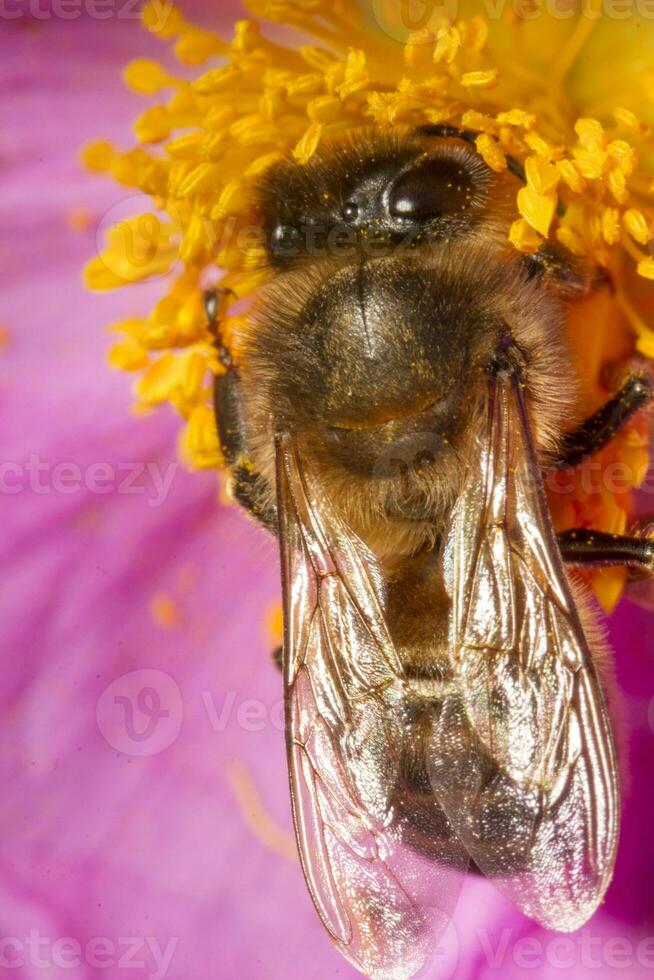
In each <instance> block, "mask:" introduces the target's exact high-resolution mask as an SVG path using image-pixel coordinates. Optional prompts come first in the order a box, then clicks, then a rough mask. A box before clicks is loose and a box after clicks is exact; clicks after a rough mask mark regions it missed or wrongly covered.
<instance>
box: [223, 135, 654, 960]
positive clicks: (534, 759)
mask: <svg viewBox="0 0 654 980" xmlns="http://www.w3.org/2000/svg"><path fill="white" fill-rule="evenodd" d="M474 136H475V134H472V133H469V132H465V131H460V130H457V129H454V128H451V127H446V126H440V127H439V126H433V127H424V128H421V129H418V130H406V131H393V132H391V133H384V132H380V131H378V130H371V131H367V130H366V131H360V132H355V133H353V134H350V135H349V136H347V138H345V139H341V140H336V141H334V143H333V145H331V146H329V145H328V146H326V147H325V148H324V149H322V150H321V151H320V152H319V154H318V155H317V156H316V157H315V159H314V160H312V161H311V162H310V163H309V164H307V165H304V166H300V165H299V164H297V163H295V162H293V161H292V160H289V161H287V162H281V163H278V164H276V165H274V166H273V167H272V168H271V169H270V170H269V171H268V172H267V173H266V174H265V175H264V177H263V178H262V180H261V182H260V185H259V187H258V190H257V194H258V205H259V208H260V211H261V214H262V215H263V221H264V226H265V231H266V242H267V255H268V263H269V265H270V267H271V268H272V269H273V270H274V273H275V274H274V276H273V277H272V279H271V282H270V283H269V284H268V285H267V286H266V287H264V288H263V290H262V292H261V294H260V296H259V298H258V300H257V303H256V308H255V310H254V311H253V314H252V316H251V317H250V318H249V322H250V326H249V327H247V328H244V330H243V333H242V335H241V336H239V337H238V338H237V345H238V358H237V363H236V364H235V363H234V362H233V361H232V359H231V356H230V355H229V354H228V353H227V351H226V350H225V348H224V346H222V343H221V341H220V323H219V317H218V305H219V303H218V297H217V296H216V294H215V293H212V294H209V295H208V299H207V311H208V315H209V319H210V322H211V326H212V329H213V331H214V333H215V335H216V338H217V343H218V346H219V351H220V352H221V357H222V359H223V364H224V368H225V370H224V372H223V373H222V374H220V375H219V376H218V377H217V379H216V389H215V394H216V417H217V423H218V428H219V435H220V440H221V445H222V448H223V452H224V454H225V457H226V458H227V460H228V462H229V464H230V467H231V474H232V484H233V493H234V495H235V497H236V498H237V499H238V500H239V501H240V502H241V503H242V504H243V506H245V507H246V508H247V510H248V511H249V512H250V513H251V514H253V515H254V517H255V518H256V519H257V520H259V521H260V522H261V523H262V524H263V525H265V526H266V527H267V528H268V529H269V530H271V531H272V532H273V533H274V534H276V535H277V537H278V539H279V546H280V552H281V563H282V586H283V610H284V644H283V657H282V660H283V663H282V668H283V676H284V686H285V698H286V737H287V750H288V765H289V772H290V785H291V798H292V810H293V818H294V823H295V831H296V836H297V843H298V848H299V852H300V858H301V862H302V867H303V870H304V875H305V878H306V882H307V885H308V888H309V891H310V893H311V897H312V899H313V902H314V904H315V907H316V910H317V912H318V915H319V916H320V918H321V920H322V922H323V924H324V926H325V928H326V930H327V932H328V933H329V936H330V937H331V939H332V941H333V942H334V943H335V944H336V946H337V947H338V948H339V949H340V951H341V952H342V953H343V955H344V956H345V957H346V958H347V959H348V960H349V961H350V962H351V963H353V964H354V965H355V966H356V967H357V968H358V969H359V970H360V971H361V972H362V973H364V974H366V975H369V976H372V977H379V978H382V977H383V978H405V977H411V976H414V975H415V974H416V973H417V972H419V971H420V970H421V969H423V968H424V967H425V966H427V965H428V964H429V962H430V957H431V956H433V951H434V947H435V944H436V943H437V941H438V938H439V935H440V934H441V933H442V931H443V929H444V928H445V927H446V925H447V923H448V921H449V920H450V918H451V916H452V914H453V912H454V908H455V905H456V901H457V895H458V892H459V890H460V887H461V883H462V880H463V877H464V875H465V873H466V871H472V872H474V873H482V874H484V875H486V876H487V877H488V878H490V879H491V880H492V881H493V883H494V884H495V886H496V887H497V888H498V889H499V891H500V892H501V893H502V894H503V895H505V896H506V897H508V898H509V899H510V900H511V901H512V902H513V903H514V904H515V905H516V906H517V907H518V908H519V909H521V910H522V911H523V912H524V913H525V914H526V915H527V916H530V917H531V918H532V919H535V920H537V921H538V922H540V923H541V924H542V925H543V926H545V927H547V928H551V929H555V930H561V931H569V930H574V929H577V928H578V927H579V926H581V925H582V924H583V923H584V922H586V920H587V919H588V918H589V917H590V916H591V915H592V914H593V912H594V911H595V909H596V908H597V906H598V904H599V903H600V902H601V901H602V899H603V896H604V894H605V892H606V889H607V887H608V885H609V883H610V880H611V876H612V872H613V867H614V862H615V856H616V848H617V841H618V830H619V814H620V790H619V778H618V767H617V763H616V750H615V745H614V738H613V734H612V726H611V721H610V710H609V709H610V704H609V699H608V689H607V685H606V683H605V680H604V679H603V676H602V673H601V671H600V670H599V668H598V664H601V663H602V660H603V659H605V656H606V651H605V649H604V645H603V641H602V640H601V639H599V638H598V637H599V631H598V629H597V627H596V622H595V618H594V613H593V612H592V610H591V609H590V607H589V603H588V601H587V599H586V598H585V597H584V595H583V592H582V591H581V590H580V587H579V585H578V583H577V582H576V580H575V578H574V576H569V574H568V572H567V571H566V567H565V566H566V564H571V565H575V564H576V565H584V564H591V565H602V564H624V565H627V566H629V567H631V568H633V569H640V570H641V571H642V572H643V573H647V574H649V573H651V572H652V569H654V544H653V543H652V542H651V541H649V540H643V539H640V538H635V539H631V538H627V537H616V536H613V535H607V534H602V533H599V532H594V531H588V530H582V529H579V530H572V531H570V532H567V533H566V534H564V535H558V536H557V534H556V533H555V530H554V527H553V524H552V519H551V516H550V513H549V510H548V505H547V501H546V496H545V491H544V474H545V473H546V472H547V471H548V470H550V469H553V468H556V467H573V466H575V465H577V464H578V463H579V461H580V460H581V459H582V458H583V457H586V456H588V455H592V454H594V453H595V452H597V451H598V450H599V449H600V448H602V447H603V446H604V445H606V444H607V443H608V442H609V441H610V439H611V438H612V437H613V435H614V434H615V432H616V431H617V430H618V429H619V427H620V426H621V425H622V424H623V423H624V422H625V421H626V420H627V419H629V418H630V417H631V416H632V415H633V414H634V412H636V411H638V410H639V409H641V408H642V407H643V406H644V405H645V403H646V402H647V401H648V400H649V398H650V395H651V390H652V385H651V383H650V381H649V379H648V377H647V376H646V375H645V374H640V373H631V374H629V375H628V376H627V377H626V379H625V380H624V383H623V384H622V387H621V388H620V390H619V391H617V393H616V394H615V395H614V396H613V397H612V398H610V400H609V401H608V403H607V405H606V406H605V407H604V408H603V409H602V410H601V411H600V412H598V413H597V414H596V415H595V416H593V417H592V418H591V419H590V420H588V421H586V422H581V421H579V420H578V418H577V416H576V414H575V413H576V405H577V402H578V392H577V387H576V384H575V372H574V369H573V365H572V360H571V354H570V351H569V349H568V346H567V343H566V333H565V325H566V315H567V310H568V307H569V304H571V303H574V302H576V301H577V300H578V299H579V298H580V297H582V296H584V295H587V294H588V293H589V292H591V291H592V290H596V289H608V288H610V283H608V282H607V281H606V280H605V278H603V277H602V276H601V275H600V274H599V273H598V272H597V271H596V270H593V269H592V268H588V267H586V266H585V265H584V264H583V263H581V262H580V261H579V260H578V259H575V258H573V257H572V256H571V255H569V254H568V253H566V252H565V250H563V249H562V248H558V247H556V246H553V245H551V244H549V245H545V246H543V247H542V248H541V250H540V251H539V252H537V253H536V254H535V255H530V256H524V255H521V254H520V253H518V252H517V251H516V250H515V249H514V248H513V247H512V246H511V245H510V244H509V242H508V231H509V227H510V224H511V222H512V221H513V220H514V219H515V217H516V213H515V203H514V202H515V199H516V191H517V190H518V189H519V186H520V181H521V180H523V179H524V175H523V174H522V172H521V168H520V166H519V165H518V164H517V163H516V162H514V161H511V164H510V166H509V168H508V170H507V171H506V172H505V173H502V174H498V173H495V172H493V171H492V170H490V169H489V168H488V167H487V166H486V164H485V163H484V161H483V160H482V159H481V157H480V156H479V155H478V154H477V152H476V150H475V146H474Z"/></svg>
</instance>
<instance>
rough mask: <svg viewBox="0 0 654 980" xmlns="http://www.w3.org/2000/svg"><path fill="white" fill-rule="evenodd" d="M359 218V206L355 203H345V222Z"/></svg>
mask: <svg viewBox="0 0 654 980" xmlns="http://www.w3.org/2000/svg"><path fill="white" fill-rule="evenodd" d="M358 217H359V205H358V204H357V202H356V201H346V203H345V204H344V206H343V218H344V220H345V221H356V220H357V218H358Z"/></svg>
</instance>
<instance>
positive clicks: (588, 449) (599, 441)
mask: <svg viewBox="0 0 654 980" xmlns="http://www.w3.org/2000/svg"><path fill="white" fill-rule="evenodd" d="M653 394H654V384H653V383H652V381H651V380H650V379H649V378H648V377H647V376H646V375H644V374H632V375H630V377H628V378H627V380H626V381H625V383H624V384H623V385H622V388H620V391H618V392H617V394H615V395H614V396H613V398H611V399H610V400H609V401H608V402H607V403H606V405H603V406H602V408H600V409H599V411H597V412H595V414H594V415H591V417H590V418H589V419H587V420H586V421H585V422H584V423H583V424H582V425H581V426H579V428H578V429H575V430H574V431H573V432H570V433H569V434H568V435H567V436H566V438H565V440H564V443H563V452H562V456H561V458H560V459H559V460H558V461H557V464H556V469H568V468H570V467H573V466H578V465H579V464H580V463H581V462H583V460H584V459H586V458H588V457H590V456H594V455H595V453H598V452H599V451H600V450H601V449H604V447H605V446H607V445H608V444H609V443H610V442H611V440H612V439H613V437H614V436H615V434H616V433H617V432H619V430H620V429H621V428H622V426H623V425H624V424H625V423H626V422H628V421H629V419H630V418H631V417H632V416H633V415H635V414H636V412H637V411H639V409H641V408H643V406H644V405H646V404H647V403H648V402H649V401H650V400H651V398H652V395H653Z"/></svg>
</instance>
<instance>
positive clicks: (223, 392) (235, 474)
mask: <svg viewBox="0 0 654 980" xmlns="http://www.w3.org/2000/svg"><path fill="white" fill-rule="evenodd" d="M204 305H205V310H206V314H207V322H208V325H209V330H210V332H211V333H212V334H213V337H214V346H215V348H216V351H217V353H218V359H219V361H220V363H221V365H222V367H223V368H224V371H223V373H222V374H218V375H216V378H215V380H214V410H215V413H216V427H217V430H218V439H219V442H220V449H221V452H222V454H223V456H224V457H225V461H226V462H227V465H228V466H229V468H230V471H231V479H230V489H231V492H232V495H233V496H234V498H235V499H236V500H238V502H239V503H240V504H241V506H242V507H243V508H245V510H247V511H248V512H249V513H250V514H252V516H253V517H255V518H256V519H257V520H258V521H259V522H260V523H261V524H263V525H264V526H265V527H267V528H268V530H270V531H272V532H273V533H274V534H276V533H277V509H276V507H275V505H274V503H271V501H272V500H273V499H274V494H273V493H271V491H270V490H269V488H268V484H267V483H266V481H265V480H264V478H263V477H262V476H261V475H260V474H258V473H257V472H256V470H255V468H254V465H253V464H252V461H251V457H250V452H249V446H248V439H247V431H246V427H245V419H244V413H243V398H242V390H241V379H240V377H239V374H238V370H237V368H236V366H235V364H234V361H233V359H232V356H231V354H230V352H229V351H228V349H227V348H226V347H225V344H224V343H223V339H222V336H221V333H220V322H219V308H220V293H219V291H218V290H209V291H207V292H206V293H205V295H204Z"/></svg>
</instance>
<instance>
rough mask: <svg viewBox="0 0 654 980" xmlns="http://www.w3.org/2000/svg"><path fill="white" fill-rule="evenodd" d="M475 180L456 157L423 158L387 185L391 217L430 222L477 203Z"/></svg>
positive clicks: (459, 212)
mask: <svg viewBox="0 0 654 980" xmlns="http://www.w3.org/2000/svg"><path fill="white" fill-rule="evenodd" d="M477 194H478V188H477V187H476V184H475V180H474V178H473V176H472V175H471V174H470V172H469V171H468V170H467V169H466V167H465V166H464V164H463V163H462V162H460V161H459V160H450V159H445V158H444V159H431V160H425V161H423V162H421V163H419V164H417V165H416V166H415V167H413V168H412V169H411V170H408V171H406V172H405V173H403V174H401V176H400V177H399V178H398V179H397V181H396V182H395V184H394V185H393V186H392V187H391V190H390V193H389V197H388V209H389V212H390V215H391V217H392V218H404V219H411V220H413V221H430V220H434V219H437V218H442V217H444V216H445V215H457V214H461V213H462V212H465V211H467V210H468V209H469V208H471V207H473V206H474V204H475V203H478V202H477V200H476V199H477Z"/></svg>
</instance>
